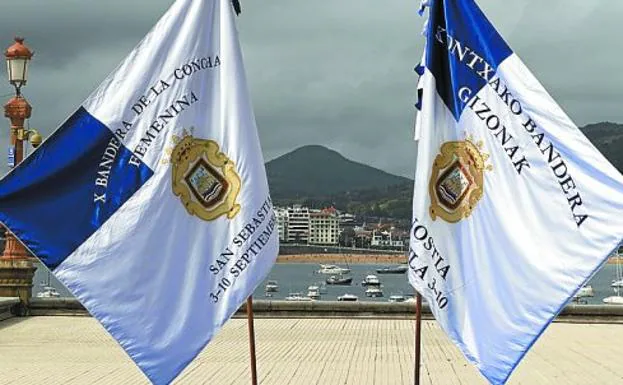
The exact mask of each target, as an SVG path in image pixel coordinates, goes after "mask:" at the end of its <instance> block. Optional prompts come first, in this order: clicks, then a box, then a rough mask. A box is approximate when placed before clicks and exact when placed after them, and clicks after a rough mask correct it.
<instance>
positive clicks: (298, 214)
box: [285, 205, 310, 244]
mask: <svg viewBox="0 0 623 385" xmlns="http://www.w3.org/2000/svg"><path fill="white" fill-rule="evenodd" d="M287 215H288V226H287V235H286V238H285V239H287V242H289V243H298V244H306V243H308V241H309V219H310V217H309V209H308V208H307V207H303V206H301V205H294V206H292V207H288V211H287Z"/></svg>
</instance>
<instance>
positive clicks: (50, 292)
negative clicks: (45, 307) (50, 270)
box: [37, 286, 61, 298]
mask: <svg viewBox="0 0 623 385" xmlns="http://www.w3.org/2000/svg"><path fill="white" fill-rule="evenodd" d="M60 296H61V294H60V293H59V292H58V291H56V289H55V288H53V287H52V286H44V287H43V291H41V292H39V293H37V298H58V297H60Z"/></svg>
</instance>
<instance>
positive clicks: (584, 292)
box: [573, 285, 595, 298]
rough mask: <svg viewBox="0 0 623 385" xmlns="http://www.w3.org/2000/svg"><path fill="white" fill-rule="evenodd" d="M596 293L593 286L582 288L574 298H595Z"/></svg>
mask: <svg viewBox="0 0 623 385" xmlns="http://www.w3.org/2000/svg"><path fill="white" fill-rule="evenodd" d="M594 296H595V292H594V291H593V287H592V286H591V285H586V286H582V288H580V290H578V292H577V293H576V294H575V295H574V296H573V298H586V297H594Z"/></svg>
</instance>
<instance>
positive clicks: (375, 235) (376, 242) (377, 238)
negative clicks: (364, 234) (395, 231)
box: [370, 230, 404, 248]
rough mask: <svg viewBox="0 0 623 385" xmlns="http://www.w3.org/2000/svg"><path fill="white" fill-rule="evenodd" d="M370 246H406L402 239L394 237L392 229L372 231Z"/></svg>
mask: <svg viewBox="0 0 623 385" xmlns="http://www.w3.org/2000/svg"><path fill="white" fill-rule="evenodd" d="M370 246H372V247H390V248H401V247H403V246H404V241H403V240H401V239H396V238H392V231H379V230H374V231H372V239H371V241H370Z"/></svg>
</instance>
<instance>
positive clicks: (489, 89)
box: [409, 0, 623, 384]
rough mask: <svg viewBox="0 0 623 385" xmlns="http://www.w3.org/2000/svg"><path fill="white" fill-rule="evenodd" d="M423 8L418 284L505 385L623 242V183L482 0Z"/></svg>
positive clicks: (476, 359)
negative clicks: (528, 65)
mask: <svg viewBox="0 0 623 385" xmlns="http://www.w3.org/2000/svg"><path fill="white" fill-rule="evenodd" d="M425 3H428V4H426V5H429V21H428V23H427V26H426V29H425V35H426V50H425V54H424V59H423V61H422V63H421V65H420V66H418V67H417V71H418V72H419V73H420V74H421V77H420V83H419V86H418V88H419V90H420V96H421V100H420V102H419V103H418V106H419V107H420V112H419V113H418V116H417V119H416V138H417V139H419V141H418V154H417V166H416V168H417V169H416V174H415V191H414V198H413V223H412V228H411V241H410V254H409V265H410V270H409V280H410V282H411V284H412V285H413V286H414V287H415V288H416V289H417V291H418V292H420V293H421V294H422V295H423V297H424V298H425V299H426V300H427V302H428V303H429V304H430V306H431V309H432V312H433V314H434V316H435V318H436V319H437V321H438V322H439V323H440V325H441V327H442V328H443V329H444V330H445V331H446V333H447V334H448V335H449V336H450V338H451V339H452V340H453V341H454V342H455V343H456V344H457V345H458V347H459V348H460V349H461V350H462V352H463V353H464V354H465V356H466V357H467V359H468V360H469V361H471V362H472V363H474V364H475V365H476V366H477V367H478V369H480V371H481V372H482V374H483V375H484V376H485V377H486V378H487V379H488V380H489V381H490V382H491V383H492V384H504V383H505V382H506V381H507V379H508V378H509V376H510V374H511V373H512V371H513V370H514V369H515V368H516V366H517V365H518V363H519V362H520V360H521V359H522V358H523V356H524V355H525V354H526V352H527V351H528V349H529V348H530V347H531V346H532V344H533V343H534V342H535V341H536V340H537V338H538V337H539V336H540V335H541V334H542V333H543V331H544V330H545V328H546V327H547V326H548V324H549V323H550V322H551V321H552V320H553V318H554V317H555V316H556V315H557V314H558V313H559V312H560V311H561V309H562V308H563V306H564V305H565V304H566V303H568V301H569V299H570V298H571V297H572V296H573V295H574V293H576V291H578V289H579V288H580V287H582V285H583V284H584V283H585V282H586V281H587V280H588V279H589V278H590V277H591V276H592V275H593V274H594V273H595V272H596V270H597V269H598V268H599V267H600V266H602V264H603V263H604V262H605V260H606V258H607V257H608V256H609V255H610V254H611V253H612V252H613V250H615V249H616V247H617V246H618V245H619V243H620V241H621V240H622V239H623V215H621V213H622V212H623V177H622V176H621V174H620V173H619V172H618V171H617V170H616V169H615V168H614V167H613V166H612V165H611V164H610V163H609V162H608V161H607V160H606V159H605V158H604V157H603V156H602V155H601V154H600V153H599V152H598V151H597V150H596V149H595V147H594V146H593V145H592V144H591V143H590V142H589V141H588V139H586V137H585V136H584V135H583V134H582V133H581V132H580V130H579V129H578V128H577V127H576V126H575V125H574V124H573V122H571V120H570V119H569V118H568V117H567V115H565V113H564V112H563V111H562V109H561V108H560V107H559V106H558V105H557V104H556V102H555V101H554V100H553V99H552V98H551V97H550V96H549V95H548V93H547V92H546V91H545V89H544V88H543V87H542V86H541V84H540V83H539V82H538V81H537V79H536V78H535V77H534V76H533V75H532V74H531V73H530V71H529V70H528V69H527V68H526V67H525V66H524V64H523V63H522V62H521V60H520V59H519V57H517V55H516V54H515V53H514V52H513V51H512V50H511V48H510V47H509V46H508V45H507V44H506V43H505V42H504V40H503V39H502V38H501V37H500V35H499V34H498V33H497V32H496V30H495V29H494V28H493V26H492V25H491V24H490V23H489V21H488V20H487V19H486V17H485V15H484V14H483V13H482V12H481V10H480V9H479V8H478V6H477V5H476V4H475V2H474V1H473V0H433V1H426V2H425ZM561 65H563V64H562V63H561Z"/></svg>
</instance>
